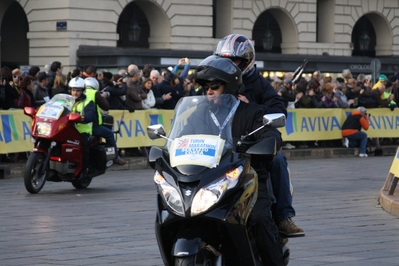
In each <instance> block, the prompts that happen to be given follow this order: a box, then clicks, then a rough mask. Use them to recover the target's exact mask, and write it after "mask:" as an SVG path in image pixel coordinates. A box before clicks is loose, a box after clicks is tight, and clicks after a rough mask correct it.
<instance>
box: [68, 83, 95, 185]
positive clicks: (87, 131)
mask: <svg viewBox="0 0 399 266" xmlns="http://www.w3.org/2000/svg"><path fill="white" fill-rule="evenodd" d="M68 85H69V87H70V89H71V95H72V96H73V97H74V98H75V104H74V105H73V107H72V113H77V114H80V115H81V116H82V121H81V122H80V123H76V129H77V130H78V131H79V133H80V135H81V136H82V141H81V145H82V151H83V154H82V163H83V169H82V173H81V175H80V177H79V179H81V180H83V179H84V178H85V177H86V175H87V173H88V171H89V165H90V150H89V138H90V135H92V128H93V122H95V121H96V119H97V117H96V116H97V114H96V106H95V104H94V102H93V101H92V100H90V99H89V98H87V97H86V95H85V94H84V93H83V92H84V91H85V82H84V80H83V79H82V78H79V77H76V78H73V79H71V80H70V81H69V83H68Z"/></svg>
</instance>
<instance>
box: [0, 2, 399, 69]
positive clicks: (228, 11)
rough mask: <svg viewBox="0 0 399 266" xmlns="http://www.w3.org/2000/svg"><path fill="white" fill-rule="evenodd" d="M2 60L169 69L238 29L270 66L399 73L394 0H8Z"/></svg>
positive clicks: (1, 12)
mask: <svg viewBox="0 0 399 266" xmlns="http://www.w3.org/2000/svg"><path fill="white" fill-rule="evenodd" d="M0 22H1V25H0V26H1V28H0V29H1V32H0V37H1V39H0V42H1V46H0V47H1V48H0V49H1V51H0V55H1V58H0V59H1V65H2V66H3V65H8V66H10V67H11V68H13V67H19V66H23V65H38V66H40V67H43V66H44V65H45V64H47V63H49V62H52V61H60V62H62V63H63V65H64V68H65V69H66V70H71V69H73V68H75V67H81V66H83V65H86V64H94V65H96V66H98V67H100V68H108V69H120V68H126V67H127V65H129V64H131V63H135V64H137V65H139V66H141V67H142V66H144V65H145V64H147V63H152V64H153V65H154V66H156V67H159V68H162V67H167V66H169V65H173V64H176V62H177V60H178V59H179V58H180V57H189V58H191V59H192V63H193V65H195V64H197V63H198V62H199V61H200V60H201V59H203V58H204V57H206V56H207V55H209V54H211V53H212V52H213V51H214V49H215V48H216V44H217V43H218V41H219V40H220V39H221V38H223V37H224V36H226V35H228V34H230V33H241V34H244V35H246V36H247V37H249V38H251V39H252V40H253V41H254V44H255V48H256V60H257V65H258V67H259V68H260V69H261V70H265V71H293V70H295V69H296V67H298V65H299V64H300V63H301V62H302V61H303V59H307V60H308V61H309V66H308V70H309V71H313V70H316V69H318V70H321V71H323V72H336V73H338V72H340V71H342V69H344V68H349V69H351V70H352V71H353V72H354V73H356V72H358V73H366V72H367V73H368V72H370V71H371V69H370V61H371V60H372V59H373V58H379V59H380V60H381V62H382V68H381V72H383V73H387V74H388V73H394V72H397V71H398V67H399V66H398V65H399V63H398V62H397V58H398V57H399V1H397V0H202V1H193V0H192V1H191V0H95V1H94V0H62V1H61V0H2V1H1V2H0Z"/></svg>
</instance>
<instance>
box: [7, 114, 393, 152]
mask: <svg viewBox="0 0 399 266" xmlns="http://www.w3.org/2000/svg"><path fill="white" fill-rule="evenodd" d="M352 111H353V109H338V108H337V109H334V108H330V109H327V108H326V109H289V110H288V116H287V125H286V127H284V128H280V129H279V130H280V132H281V133H282V137H283V139H284V140H285V141H312V140H329V139H340V138H341V126H342V124H343V122H344V121H345V118H346V115H347V114H350V113H351V112H352ZM368 113H370V114H371V117H370V128H369V130H368V131H367V135H368V136H369V137H372V138H375V137H384V138H389V137H394V138H396V137H398V133H397V132H398V129H399V109H395V110H394V111H391V110H390V109H388V108H376V109H368ZM110 114H111V115H112V116H113V117H114V128H115V129H117V128H118V125H119V124H120V121H121V118H122V114H123V111H122V110H112V111H111V112H110ZM173 115H174V111H173V110H157V109H154V110H140V111H135V112H133V113H129V112H128V111H125V112H124V123H123V124H122V125H121V136H118V139H117V145H118V147H119V148H133V147H148V146H153V145H156V146H161V145H163V144H164V143H165V140H164V139H158V140H151V139H149V138H148V136H147V132H146V131H147V126H149V125H152V124H158V123H159V124H163V125H164V126H165V130H166V132H169V130H170V126H171V122H172V119H173ZM0 117H1V120H2V121H1V123H0V153H12V152H21V151H30V150H32V148H33V145H32V143H31V142H30V134H31V132H30V130H31V119H30V118H29V117H28V116H26V115H24V114H23V110H7V111H5V110H1V111H0ZM6 119H8V120H7V121H6ZM10 119H12V120H10ZM3 120H4V121H3ZM10 121H11V122H13V123H14V124H15V128H16V131H17V133H18V135H17V136H15V135H14V133H15V132H11V131H10V128H4V125H8V124H10ZM10 134H11V135H10ZM5 137H6V138H5Z"/></svg>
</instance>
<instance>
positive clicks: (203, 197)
mask: <svg viewBox="0 0 399 266" xmlns="http://www.w3.org/2000/svg"><path fill="white" fill-rule="evenodd" d="M243 169H244V168H243V167H242V166H241V165H240V166H239V167H237V168H235V169H233V170H231V171H229V172H227V173H226V174H225V175H224V176H222V177H221V178H219V179H218V180H216V181H215V182H213V183H211V184H209V185H208V186H206V187H203V188H201V189H200V190H199V191H198V192H197V193H196V194H195V196H194V199H193V202H192V204H191V216H195V215H198V214H201V213H203V212H205V211H207V210H208V209H209V208H210V207H212V206H213V205H214V204H216V203H217V202H218V201H219V200H220V199H221V198H222V197H223V195H224V193H225V192H226V191H227V190H229V189H231V188H233V187H235V186H236V185H237V183H238V178H239V177H240V175H241V173H242V171H243Z"/></svg>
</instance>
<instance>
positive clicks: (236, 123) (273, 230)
mask: <svg viewBox="0 0 399 266" xmlns="http://www.w3.org/2000/svg"><path fill="white" fill-rule="evenodd" d="M195 80H196V82H197V83H198V84H200V85H201V86H202V87H203V89H204V92H205V94H206V95H207V96H208V99H209V100H210V101H211V102H212V105H211V107H210V108H209V115H208V116H206V117H204V116H203V114H204V113H208V112H207V111H205V112H204V111H202V112H199V113H198V114H199V116H200V117H198V116H197V117H195V114H196V113H195V112H194V113H193V115H194V117H195V118H194V119H190V118H189V119H187V125H186V126H185V128H184V130H186V127H187V128H188V129H187V130H188V131H189V132H196V133H203V132H202V131H204V128H200V127H199V126H198V124H200V125H203V124H201V123H198V122H197V121H198V119H210V120H213V122H212V121H210V122H209V123H206V124H209V125H215V128H214V129H210V130H212V131H215V130H216V132H218V130H221V128H220V125H219V127H217V124H218V123H216V122H215V119H217V117H218V116H219V118H220V115H222V116H225V115H227V114H225V112H223V108H222V107H223V102H222V101H218V97H217V95H221V94H233V95H237V92H239V90H241V89H243V86H242V80H241V70H240V69H239V68H238V67H237V66H236V65H235V64H234V63H233V62H232V61H231V60H229V59H226V58H222V57H219V56H216V55H212V56H209V57H207V58H206V59H205V60H204V61H202V62H201V63H200V64H199V65H198V67H197V69H196V78H195ZM219 100H220V99H219ZM211 113H214V114H215V115H214V116H212V114H211ZM263 113H264V112H263V110H262V109H261V108H260V107H259V106H257V105H251V104H247V103H244V102H242V101H238V107H237V110H236V112H235V115H234V119H233V122H232V129H233V132H232V136H233V139H234V140H235V141H236V140H238V139H240V137H241V136H242V135H245V134H247V133H249V132H252V131H253V130H255V129H257V128H259V127H261V126H262V125H263V123H262V119H263ZM215 116H216V117H215ZM218 120H219V121H224V120H225V117H223V118H222V119H218ZM221 123H222V122H221ZM190 127H191V128H190ZM184 130H183V131H184ZM253 137H254V140H259V139H263V138H268V137H273V138H275V139H276V144H277V146H278V147H280V146H281V134H280V132H279V131H278V130H276V129H273V128H266V127H265V128H263V129H261V130H259V131H258V132H256V133H255V134H254V135H253ZM251 164H252V166H253V167H254V169H255V170H256V172H257V173H258V198H257V201H256V204H255V205H254V208H253V209H252V212H251V214H250V216H249V220H248V222H249V224H250V226H251V229H252V230H253V231H252V232H253V235H254V237H255V240H256V244H257V247H258V250H259V254H260V257H261V259H262V262H263V264H264V265H284V262H283V253H282V247H281V244H280V236H279V232H278V229H277V227H276V225H275V223H274V221H273V218H272V216H271V212H270V206H271V204H272V199H271V197H270V194H269V193H268V192H267V183H266V180H267V178H268V176H269V173H268V172H267V170H266V167H265V163H264V162H257V161H256V160H253V161H251Z"/></svg>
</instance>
